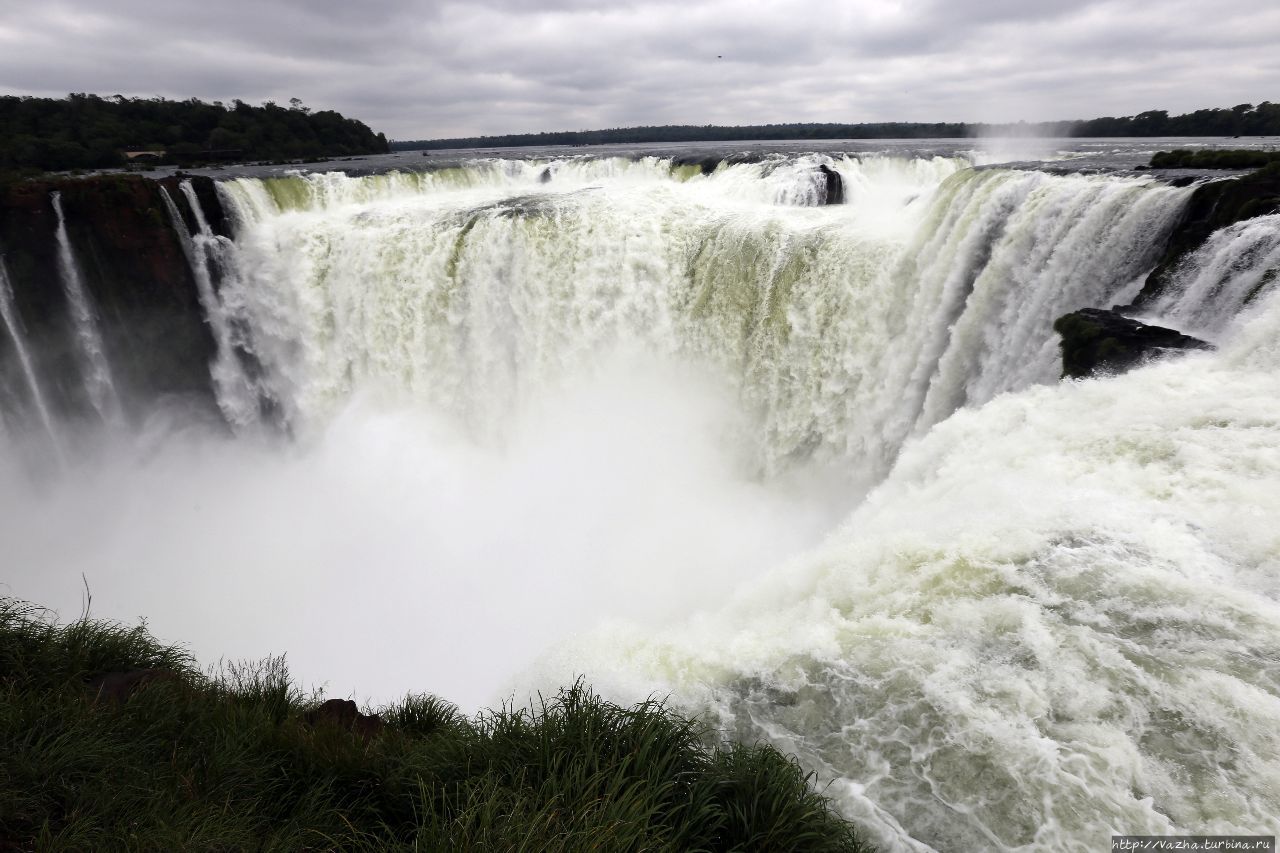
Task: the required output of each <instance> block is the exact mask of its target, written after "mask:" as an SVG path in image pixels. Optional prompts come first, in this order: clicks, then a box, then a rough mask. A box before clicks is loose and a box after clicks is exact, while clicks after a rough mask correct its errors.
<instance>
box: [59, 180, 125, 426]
mask: <svg viewBox="0 0 1280 853" xmlns="http://www.w3.org/2000/svg"><path fill="white" fill-rule="evenodd" d="M50 199H51V200H52V202H53V210H54V213H55V214H57V217H58V230H57V235H58V272H59V275H60V276H61V278H62V288H63V291H64V292H65V293H66V295H67V304H68V305H69V306H70V308H71V321H72V323H73V324H74V326H75V332H76V345H77V347H78V348H79V351H80V358H81V365H82V369H83V371H84V387H85V391H86V393H87V395H88V397H89V402H90V403H91V404H92V405H93V408H94V410H95V411H97V413H98V415H99V417H101V418H102V420H103V421H104V422H105V423H109V424H119V423H122V422H123V420H124V415H123V411H124V410H123V408H122V407H121V405H120V397H119V395H118V394H117V393H116V387H115V381H114V379H112V376H111V366H110V364H109V363H108V362H107V348H106V345H105V344H104V343H103V341H102V332H101V331H100V330H99V329H98V320H97V316H96V314H97V312H96V311H95V310H94V306H93V302H92V301H91V300H90V298H89V292H88V291H87V290H85V286H84V280H83V278H82V276H81V275H80V268H79V266H78V265H77V264H76V256H75V252H74V251H73V250H72V248H71V238H70V237H69V236H68V234H67V219H66V216H65V215H64V214H63V212H62V194H61V193H58V192H54V193H50Z"/></svg>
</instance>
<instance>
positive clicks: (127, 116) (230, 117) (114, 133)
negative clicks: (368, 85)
mask: <svg viewBox="0 0 1280 853" xmlns="http://www.w3.org/2000/svg"><path fill="white" fill-rule="evenodd" d="M387 150H388V146H387V139H386V137H385V136H383V135H382V134H381V133H376V134H375V133H374V132H373V131H372V130H370V129H369V128H368V126H366V125H365V124H364V123H362V122H359V121H356V120H355V119H350V118H345V117H344V116H342V115H340V114H339V113H336V112H334V111H333V110H320V111H317V112H313V111H312V110H310V109H309V108H308V107H306V106H305V105H304V104H303V103H302V101H300V100H298V99H297V98H294V99H292V100H291V101H290V102H289V106H288V107H284V106H280V105H279V104H276V103H274V102H272V101H266V102H264V103H263V104H262V105H261V106H251V105H250V104H246V103H245V102H243V101H241V100H234V101H232V102H231V103H230V104H229V105H228V104H224V103H222V102H221V101H214V102H212V103H206V102H204V101H201V100H199V99H198V98H189V99H187V100H185V101H170V100H166V99H164V98H126V97H123V96H121V95H115V96H113V97H109V98H102V97H99V96H97V95H88V94H84V93H73V94H70V95H68V96H67V97H66V98H33V97H25V96H23V97H19V96H12V95H10V96H0V171H11V172H26V171H41V170H43V171H63V170H70V169H105V168H112V167H118V166H122V165H124V164H125V163H126V162H127V158H126V157H125V154H124V152H125V151H155V152H164V154H163V162H169V163H178V164H191V163H198V162H207V161H214V160H237V161H245V160H279V159H315V158H319V157H345V156H350V155H353V154H378V153H383V152H386V151H387Z"/></svg>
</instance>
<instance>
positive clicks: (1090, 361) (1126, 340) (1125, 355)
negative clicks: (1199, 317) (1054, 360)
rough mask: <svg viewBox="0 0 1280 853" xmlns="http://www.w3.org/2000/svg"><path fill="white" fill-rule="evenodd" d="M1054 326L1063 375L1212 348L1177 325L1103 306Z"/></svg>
mask: <svg viewBox="0 0 1280 853" xmlns="http://www.w3.org/2000/svg"><path fill="white" fill-rule="evenodd" d="M1053 328H1054V331H1056V332H1057V333H1058V334H1059V335H1061V336H1062V341H1061V346H1062V375H1063V376H1064V377H1070V378H1072V379H1084V378H1086V377H1089V376H1096V375H1098V374H1115V373H1123V372H1124V371H1126V370H1129V369H1131V368H1133V367H1136V366H1138V365H1139V364H1142V363H1144V362H1146V361H1150V360H1152V359H1156V358H1162V357H1166V356H1169V355H1172V354H1174V353H1177V352H1181V351H1186V350H1204V349H1213V346H1212V345H1211V344H1209V343H1207V342H1205V341H1202V340H1200V339H1199V338H1193V337H1191V336H1190V335H1184V334H1182V333H1181V332H1179V331H1177V330H1175V329H1166V328H1164V327H1163V326H1149V325H1147V324H1146V323H1142V322H1139V321H1138V320H1135V319H1133V318H1132V317H1126V316H1124V315H1123V314H1121V313H1119V312H1118V311H1115V310H1110V311H1108V310H1105V309H1101V308H1084V309H1081V310H1080V311H1075V312H1073V313H1071V314H1067V315H1065V316H1062V317H1059V318H1058V320H1057V322H1055V323H1054V324H1053Z"/></svg>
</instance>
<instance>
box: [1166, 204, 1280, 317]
mask: <svg viewBox="0 0 1280 853" xmlns="http://www.w3.org/2000/svg"><path fill="white" fill-rule="evenodd" d="M1278 274H1280V215H1272V216H1259V217H1257V218H1255V219H1246V220H1245V221H1243V222H1237V223H1235V224H1234V225H1229V226H1227V227H1226V228H1223V229H1222V230H1220V231H1218V232H1216V233H1214V234H1212V235H1211V236H1210V237H1209V239H1208V240H1207V241H1205V244H1204V245H1203V246H1201V247H1200V248H1198V249H1197V250H1196V251H1195V252H1194V253H1192V255H1191V256H1190V257H1189V258H1187V259H1186V260H1185V261H1183V263H1182V264H1181V265H1180V266H1179V268H1178V269H1177V271H1176V272H1175V274H1174V276H1173V277H1172V280H1171V281H1170V283H1169V285H1168V287H1167V288H1166V290H1165V293H1164V294H1163V296H1162V297H1161V298H1160V299H1159V300H1157V301H1156V303H1155V304H1154V305H1152V306H1151V308H1150V309H1149V310H1150V313H1151V314H1152V315H1154V316H1156V317H1159V318H1161V319H1162V320H1164V321H1165V322H1167V323H1169V324H1170V325H1174V326H1177V327H1178V328H1179V329H1186V330H1188V331H1190V332H1191V333H1192V334H1195V335H1199V336H1201V337H1205V338H1209V339H1217V338H1218V337H1219V336H1221V334H1222V333H1223V331H1224V330H1225V329H1226V328H1227V326H1228V325H1229V324H1230V323H1231V321H1232V320H1233V319H1235V317H1236V315H1237V314H1239V313H1240V310H1241V309H1242V308H1244V307H1245V305H1247V304H1248V303H1250V302H1252V301H1253V300H1255V299H1257V298H1258V297H1260V296H1262V295H1264V294H1265V293H1266V292H1267V290H1268V289H1269V288H1270V287H1271V286H1272V285H1274V284H1275V283H1276V280H1277V275H1278Z"/></svg>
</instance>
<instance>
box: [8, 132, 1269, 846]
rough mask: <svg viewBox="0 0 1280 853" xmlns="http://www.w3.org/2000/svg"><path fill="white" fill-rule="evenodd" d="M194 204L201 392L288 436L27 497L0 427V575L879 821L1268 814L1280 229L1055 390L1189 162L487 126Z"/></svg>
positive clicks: (1004, 826)
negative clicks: (1164, 348)
mask: <svg viewBox="0 0 1280 853" xmlns="http://www.w3.org/2000/svg"><path fill="white" fill-rule="evenodd" d="M823 166H825V167H827V168H828V169H830V170H832V171H834V172H837V173H839V175H840V177H841V181H842V184H843V188H844V203H843V204H841V205H833V206H821V205H819V204H818V202H819V201H820V200H821V194H820V192H819V190H820V189H822V187H820V185H819V183H818V179H819V176H822V175H824V174H825V173H823V172H822V171H821V167H823ZM181 191H182V193H183V194H184V197H185V198H186V199H187V201H188V203H189V204H190V207H191V213H192V217H194V222H195V227H194V228H193V229H188V228H187V227H186V225H185V224H184V223H183V219H182V216H181V215H180V213H181V211H180V208H179V205H180V204H181V199H176V197H175V198H169V197H168V195H167V194H166V195H165V196H164V203H165V205H166V208H167V210H168V212H169V216H170V217H171V218H172V220H173V227H174V228H175V229H176V231H177V233H178V236H179V237H180V238H181V239H182V244H183V250H184V251H185V252H186V253H187V255H186V257H187V260H188V262H189V263H190V265H191V270H192V276H193V278H194V279H195V283H196V286H197V287H198V288H199V291H200V301H201V304H202V305H203V306H204V310H205V312H206V315H207V318H208V322H209V324H210V327H211V328H212V329H213V331H214V337H215V339H216V342H217V358H216V359H215V360H214V363H213V364H212V365H211V370H212V371H213V374H214V378H215V385H216V386H217V393H218V397H219V403H220V405H222V407H223V411H224V413H226V415H227V418H228V419H229V420H231V421H233V422H234V423H237V424H238V423H247V422H248V420H242V418H248V413H249V412H251V411H252V410H253V407H254V406H255V405H257V402H255V401H261V402H262V403H263V404H264V405H266V404H269V405H270V406H272V407H273V409H274V410H275V411H276V412H278V414H279V417H280V418H281V419H282V420H283V421H284V425H285V427H286V428H287V430H288V432H289V434H290V439H291V440H290V441H288V442H272V441H261V440H259V439H260V438H261V437H260V436H257V435H254V434H245V433H241V434H238V435H236V436H233V437H228V436H227V435H226V434H225V432H224V431H222V430H220V429H219V430H216V431H213V432H216V434H215V435H212V436H211V435H210V434H209V432H210V431H204V430H201V429H200V428H198V427H197V428H192V429H189V430H188V429H185V428H179V429H174V430H173V431H172V433H168V432H163V430H164V426H163V425H162V426H160V427H156V429H155V430H153V431H152V432H150V433H148V434H147V435H145V436H143V438H142V439H141V440H139V441H138V442H137V444H136V445H134V444H127V445H124V446H125V449H124V450H123V451H120V452H114V448H115V447H117V446H119V445H112V446H111V447H112V451H113V452H112V453H109V454H108V455H107V458H106V459H105V460H104V461H103V462H102V464H101V465H100V466H98V467H93V468H90V469H89V470H90V474H89V475H86V476H84V477H80V478H76V479H74V480H73V479H70V478H68V479H67V481H66V482H65V483H55V484H52V485H51V486H49V488H48V489H46V490H45V493H43V494H40V495H37V496H34V497H32V495H31V490H30V489H29V487H28V482H27V481H26V480H22V479H21V478H20V477H18V476H16V475H13V474H12V473H11V470H12V469H17V468H18V467H19V466H15V465H6V464H3V463H5V462H6V461H7V460H5V459H0V497H5V498H8V500H6V501H5V506H6V512H4V513H0V539H3V540H4V542H5V547H6V555H7V557H8V558H9V559H10V560H11V561H12V562H13V564H14V565H20V566H23V567H24V568H23V570H22V573H17V572H15V575H17V576H16V577H15V579H14V580H13V585H14V589H15V594H16V595H21V596H23V597H26V598H31V599H34V600H41V601H48V602H50V603H53V604H56V605H58V606H61V607H63V608H65V609H72V608H74V606H75V603H76V600H75V599H74V598H67V597H66V596H65V595H64V598H63V599H61V600H60V599H58V595H60V594H63V593H62V592H60V590H64V589H72V590H75V591H76V592H77V593H78V590H79V578H78V577H71V578H70V581H71V582H68V573H69V572H73V571H74V572H79V571H84V572H85V573H86V576H87V577H88V579H89V580H90V581H91V582H94V583H95V584H101V586H100V587H97V586H96V587H95V589H97V588H101V589H104V590H109V591H110V594H111V595H112V596H114V597H115V598H116V599H117V600H118V601H122V602H127V604H125V605H120V606H118V607H117V613H119V614H120V615H123V616H128V615H130V614H133V613H137V612H146V613H148V614H154V615H155V619H154V621H153V623H152V624H153V625H154V626H155V630H156V631H157V633H158V634H161V635H164V636H175V637H177V636H182V637H190V639H191V642H192V646H193V649H194V653H195V654H197V655H199V656H200V657H201V658H204V659H215V658H216V656H217V655H222V654H226V655H231V656H245V657H247V656H252V655H260V654H261V653H262V652H263V650H268V649H277V648H282V647H286V646H287V647H288V648H289V653H290V662H291V664H293V665H294V666H295V667H296V669H295V672H296V673H297V674H298V676H299V678H300V679H301V680H302V681H303V682H304V683H315V682H316V681H319V680H323V679H329V680H330V682H331V684H334V685H337V689H336V691H335V692H338V693H350V694H352V695H365V696H372V697H376V698H377V699H378V700H381V699H391V698H393V697H396V696H398V695H400V694H401V693H403V692H404V691H405V690H408V689H413V690H429V691H433V692H438V693H440V694H442V695H444V696H447V697H450V698H458V699H460V701H462V703H463V704H464V706H466V707H467V708H468V709H474V708H477V707H479V706H480V705H482V704H488V703H491V702H492V701H494V699H495V698H496V699H498V700H501V699H509V698H510V697H511V696H512V695H513V694H514V695H515V696H516V697H517V700H519V698H520V697H523V696H526V695H532V694H533V693H534V692H535V691H538V690H542V691H544V692H545V691H546V690H548V689H550V688H554V687H555V686H557V685H559V684H562V683H564V682H565V681H566V680H572V679H574V678H575V677H578V676H582V675H585V677H586V678H587V679H588V680H589V681H590V682H591V683H592V684H593V686H595V687H596V688H598V689H599V690H601V691H602V692H604V693H605V694H606V695H607V696H609V697H610V698H611V699H616V700H618V701H622V702H629V701H633V700H637V699H643V698H644V697H646V696H649V695H655V694H656V695H661V696H667V697H670V702H671V704H672V705H674V706H675V707H677V708H678V709H680V710H681V711H683V712H687V713H690V714H701V715H706V716H707V717H708V718H709V719H710V721H711V722H712V723H713V725H714V726H715V727H716V729H717V730H718V731H720V732H722V733H723V734H724V736H725V737H726V738H728V739H732V740H735V741H741V742H748V743H750V742H755V741H768V742H770V743H773V744H775V745H777V746H778V747H780V748H782V749H784V750H786V751H788V752H790V753H793V754H794V755H796V756H797V759H798V760H799V761H800V763H801V764H802V766H803V768H804V769H805V770H806V772H812V773H813V774H814V775H815V778H816V781H817V784H818V786H819V787H820V788H821V789H822V790H824V791H825V792H826V793H827V794H828V795H830V796H831V797H832V798H833V800H834V802H835V805H836V807H837V808H838V809H839V810H840V812H841V813H842V814H844V815H846V816H847V817H849V818H851V819H853V820H855V821H857V822H858V823H859V824H860V825H861V826H862V827H864V828H866V830H867V831H868V832H869V833H870V834H871V835H872V836H873V837H874V840H875V843H876V844H877V845H878V848H879V849H881V850H883V851H885V853H898V851H912V853H928V851H939V852H940V853H953V852H954V851H971V850H993V851H1009V853H1012V851H1027V852H1028V853H1066V851H1074V850H1080V849H1093V848H1094V847H1097V846H1098V845H1099V844H1102V845H1105V844H1106V843H1107V839H1108V837H1109V836H1110V835H1111V834H1112V833H1115V832H1127V833H1139V834H1150V835H1165V834H1184V833H1212V834H1222V835H1227V834H1242V833H1258V832H1261V833H1266V834H1276V833H1280V818H1278V817H1277V816H1278V815H1280V763H1278V762H1277V760H1276V759H1277V755H1280V736H1278V735H1277V732H1280V664H1278V663H1277V662H1278V661H1280V539H1278V538H1277V535H1276V533H1275V524H1274V519H1275V518H1277V517H1280V490H1278V489H1277V488H1276V484H1277V483H1278V482H1280V288H1277V287H1276V286H1275V283H1276V282H1277V280H1278V279H1277V270H1280V216H1265V217H1259V218H1255V219H1252V220H1248V221H1244V222H1240V223H1237V224H1235V225H1231V226H1229V227H1227V228H1224V229H1222V230H1220V231H1218V232H1216V233H1214V234H1213V235H1212V236H1211V237H1210V238H1208V240H1206V241H1205V243H1204V244H1203V245H1202V246H1200V247H1199V248H1198V249H1196V250H1195V251H1193V252H1191V253H1189V254H1188V255H1186V257H1185V258H1184V259H1183V260H1182V261H1181V263H1180V264H1179V265H1178V266H1177V267H1176V269H1173V270H1170V271H1166V272H1167V273H1168V274H1167V275H1165V278H1164V280H1167V281H1168V282H1169V284H1168V286H1167V288H1166V290H1165V291H1164V292H1163V294H1162V295H1160V296H1159V297H1157V298H1156V299H1155V300H1154V301H1153V302H1151V303H1150V304H1149V305H1148V311H1149V313H1150V319H1151V320H1152V322H1156V323H1159V324H1162V325H1171V326H1177V327H1178V328H1181V329H1184V330H1186V331H1188V332H1190V333H1193V334H1199V335H1202V336H1204V337H1206V338H1208V339H1210V340H1212V341H1213V342H1214V343H1215V344H1216V345H1217V349H1216V350H1214V351H1204V352H1200V351H1197V352H1193V353H1188V354H1185V355H1183V356H1181V357H1179V358H1177V359H1169V360H1167V361H1161V362H1156V363H1153V364H1151V365H1147V366H1144V367H1141V368H1139V369H1135V370H1133V371H1131V372H1129V373H1126V374H1124V375H1121V376H1115V377H1104V378H1096V379H1090V380H1084V381H1059V373H1060V357H1059V352H1058V339H1057V337H1056V335H1055V334H1054V333H1053V331H1052V324H1053V321H1054V320H1055V319H1056V318H1057V317H1058V316H1061V315H1062V314H1065V313H1068V312H1070V311H1073V310H1076V309H1079V308H1082V307H1090V306H1092V307H1107V306H1110V305H1112V304H1113V303H1128V302H1131V301H1132V300H1133V299H1134V298H1135V297H1136V295H1137V294H1138V293H1139V292H1140V291H1141V290H1142V287H1143V284H1144V281H1145V280H1146V278H1147V275H1148V273H1149V272H1150V271H1151V269H1152V268H1153V267H1154V266H1155V265H1156V264H1157V263H1159V261H1160V256H1161V254H1162V252H1163V251H1164V247H1165V245H1166V244H1167V243H1168V242H1169V238H1170V236H1171V235H1172V234H1173V229H1174V228H1175V227H1176V223H1177V222H1178V221H1179V219H1180V217H1181V216H1182V215H1183V213H1184V212H1185V208H1186V204H1187V201H1188V199H1189V198H1190V197H1191V195H1192V193H1193V192H1194V190H1193V189H1191V188H1177V187H1171V186H1168V185H1166V184H1164V183H1161V182H1160V181H1158V180H1155V179H1153V178H1151V177H1150V176H1141V177H1137V176H1119V175H1086V174H1050V173H1046V172H1040V171H1034V170H1029V169H1008V168H986V167H981V168H974V167H972V166H971V164H970V162H969V161H968V160H965V159H959V158H941V157H931V156H930V157H917V158H907V157H894V156H864V157H851V156H850V157H846V156H838V155H826V154H821V155H818V154H813V155H809V154H806V155H774V154H764V155H759V156H756V155H752V157H751V158H750V162H744V161H742V159H741V158H728V159H726V160H723V161H717V162H716V163H715V164H714V169H712V168H707V169H706V170H705V171H704V169H703V168H702V166H701V164H699V165H690V164H688V163H681V162H677V161H675V160H672V159H667V158H660V157H643V158H638V159H625V158H603V159H599V158H597V159H592V158H564V159H560V160H544V161H537V162H533V161H515V160H503V159H498V158H485V159H478V160H474V161H471V162H467V163H463V164H460V165H457V166H452V167H450V168H445V169H440V170H437V171H433V172H424V173H420V174H419V173H395V174H384V175H375V176H362V177H358V176H348V175H344V174H341V173H327V174H290V175H285V176H283V177H272V178H248V177H242V178H236V179H231V180H226V181H220V182H218V183H217V185H216V192H217V193H218V197H219V200H220V202H221V204H222V207H223V212H224V213H225V214H226V217H227V220H228V221H229V222H230V223H231V226H232V232H233V237H232V238H231V239H228V238H224V237H219V236H218V235H216V234H214V233H213V231H212V229H210V228H209V223H208V222H207V221H206V220H205V217H204V211H202V210H201V208H200V205H199V200H198V199H197V198H196V197H195V191H194V187H192V186H191V185H190V184H188V183H183V184H182V185H181ZM55 207H56V209H57V211H58V213H59V226H60V227H59V233H58V239H59V248H60V257H61V256H65V257H66V261H65V262H64V263H62V264H61V267H62V269H63V270H64V282H67V281H68V280H71V279H74V280H76V281H78V277H76V276H75V275H74V263H73V261H74V258H73V257H72V255H71V252H70V246H69V242H68V241H67V239H66V228H65V225H64V224H63V223H62V221H61V206H60V204H59V203H58V200H57V198H56V197H55ZM187 221H192V219H191V218H190V217H189V218H188V220H187ZM67 270H70V271H71V272H70V273H68V272H67ZM1162 275H1164V273H1162ZM67 286H68V289H69V291H70V287H71V286H70V284H68V285H67ZM0 295H3V294H0ZM69 295H70V293H69ZM84 301H85V302H86V303H87V300H84ZM11 303H12V300H11V299H10V300H8V302H6V301H5V300H4V299H0V307H5V308H6V309H7V310H6V311H5V312H3V314H4V317H3V319H4V321H5V324H6V326H7V327H8V328H9V331H10V333H11V334H12V335H14V337H15V340H16V339H17V338H18V337H19V334H18V332H20V331H21V329H20V324H19V323H17V319H16V313H15V312H14V311H13V310H12V306H11ZM82 313H83V316H84V317H85V318H86V321H85V322H81V321H80V317H81V314H82ZM73 316H75V317H76V320H77V322H76V324H75V329H76V331H77V334H78V335H79V336H80V338H81V339H83V338H84V337H85V333H84V331H83V329H85V328H88V329H89V330H91V331H93V330H94V329H95V327H94V325H93V323H92V322H91V321H92V319H93V315H92V312H91V311H87V310H86V311H85V312H80V311H78V310H77V309H76V308H75V307H74V306H73ZM15 330H17V332H15ZM95 334H96V332H95ZM41 345H42V343H41V342H33V344H32V346H33V347H34V348H35V349H36V351H37V352H41V351H42V350H41V349H40V346H41ZM79 346H80V347H81V349H82V350H86V351H87V349H88V347H86V345H85V343H84V342H83V341H81V342H80V343H79ZM98 349H99V352H100V350H101V347H100V346H99V348H98ZM248 356H252V359H253V361H252V363H250V364H249V365H248V367H249V368H250V370H249V371H248V372H246V371H245V370H242V369H239V368H240V367H241V362H239V361H238V360H237V359H241V358H244V357H248ZM19 358H20V360H22V361H23V369H24V370H26V371H27V374H28V381H29V382H30V383H32V388H33V396H34V392H35V391H36V390H38V389H37V388H36V386H35V375H36V374H35V372H34V371H31V370H29V369H28V363H27V360H25V359H23V358H22V348H21V347H19ZM103 365H104V367H105V360H104V361H103ZM259 368H260V372H259ZM46 379H47V380H48V381H52V380H53V377H46ZM158 408H159V407H158ZM175 408H179V407H175ZM179 418H180V415H178V416H175V419H179ZM161 421H163V418H160V417H157V418H155V419H154V420H153V421H152V423H159V422H161ZM180 423H181V425H182V427H186V422H182V421H180ZM32 426H34V423H33V424H32ZM140 432H142V431H141V430H140ZM157 432H162V433H163V439H164V440H160V439H158V438H157V437H156V433H157ZM250 432H252V431H250ZM128 438H130V439H131V438H132V437H128ZM121 441H122V442H123V441H125V439H121ZM15 484H16V485H15ZM197 497H198V499H196V498H197ZM68 529H73V530H75V531H77V535H76V536H74V537H70V536H67V535H66V531H67V530H68ZM68 567H74V568H73V569H72V568H68ZM353 590H354V592H353ZM175 591H178V593H180V594H175ZM353 595H354V596H355V598H353ZM356 599H359V601H358V602H356ZM281 602H288V606H287V607H284V608H282V607H281ZM353 602H356V603H353ZM233 611H234V612H236V613H237V616H238V618H237V620H236V630H235V631H229V630H228V628H227V621H226V619H225V613H227V612H233ZM316 614H331V615H332V618H329V617H327V616H326V618H317V617H316ZM113 615H116V614H113ZM334 619H343V620H347V621H348V622H349V623H350V624H351V625H352V630H353V631H355V632H358V633H360V634H361V635H376V636H378V638H379V643H378V647H379V649H380V650H382V651H383V652H385V653H380V654H379V655H372V656H371V655H370V654H369V651H368V646H367V644H362V643H353V642H350V640H349V637H347V636H346V635H345V634H342V632H338V633H336V634H335V632H334V630H333V624H334ZM478 622H479V623H482V625H483V630H480V631H477V630H475V625H476V624H477V623H478ZM463 635H465V636H468V637H469V638H471V639H472V640H473V642H468V643H466V644H463V645H462V646H459V645H458V644H457V643H456V638H457V637H458V636H463ZM451 644H452V645H451ZM437 648H450V649H452V650H453V652H452V653H451V654H448V655H439V654H431V653H429V650H431V649H437ZM423 650H428V652H424V651H423Z"/></svg>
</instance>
